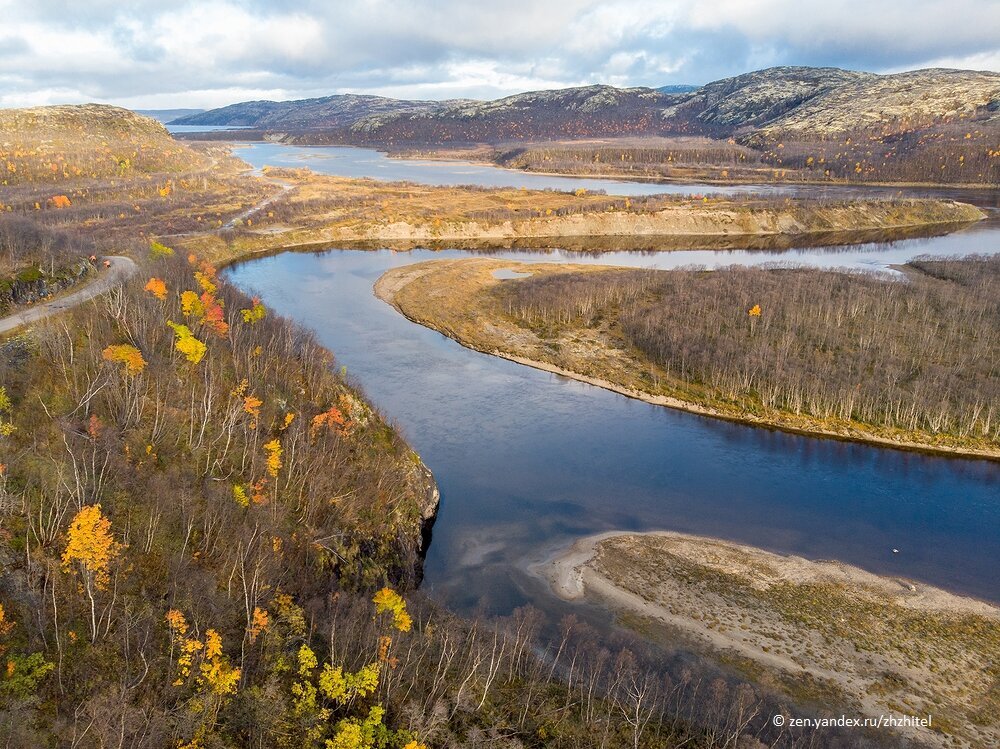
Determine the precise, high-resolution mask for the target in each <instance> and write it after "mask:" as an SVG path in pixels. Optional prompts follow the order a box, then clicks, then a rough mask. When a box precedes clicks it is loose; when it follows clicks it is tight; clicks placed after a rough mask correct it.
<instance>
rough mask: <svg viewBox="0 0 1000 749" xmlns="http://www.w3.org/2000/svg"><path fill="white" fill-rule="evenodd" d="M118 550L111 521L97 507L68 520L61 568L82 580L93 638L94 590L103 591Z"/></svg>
mask: <svg viewBox="0 0 1000 749" xmlns="http://www.w3.org/2000/svg"><path fill="white" fill-rule="evenodd" d="M119 551H121V544H119V543H118V542H117V541H115V539H114V536H112V535H111V521H110V520H108V519H107V518H106V517H104V515H103V513H102V512H101V506H100V505H99V504H96V505H86V506H84V507H83V508H81V509H80V511H79V512H78V513H77V514H76V516H75V517H74V518H73V520H72V522H70V525H69V530H67V531H66V550H65V551H64V552H63V555H62V568H63V570H65V571H66V572H70V571H73V572H75V573H76V574H79V575H80V577H81V578H82V579H83V589H84V591H85V592H86V594H87V598H88V599H89V600H90V637H91V641H92V642H93V641H95V640H96V639H97V631H98V623H97V601H96V591H101V590H106V589H107V587H108V583H109V582H110V580H111V563H112V562H113V561H114V560H115V558H116V557H117V556H118V553H119Z"/></svg>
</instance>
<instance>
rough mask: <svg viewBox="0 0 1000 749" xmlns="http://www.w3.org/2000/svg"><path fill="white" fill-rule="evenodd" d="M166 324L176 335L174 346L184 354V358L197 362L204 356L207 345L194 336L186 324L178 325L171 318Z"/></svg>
mask: <svg viewBox="0 0 1000 749" xmlns="http://www.w3.org/2000/svg"><path fill="white" fill-rule="evenodd" d="M167 325H169V326H170V327H171V328H172V329H173V331H174V335H176V336H177V340H176V341H175V342H174V348H176V349H177V350H178V351H180V352H181V353H182V354H184V358H186V359H187V360H188V361H189V362H191V363H192V364H197V363H198V362H200V361H201V360H202V359H204V358H205V353H206V352H207V351H208V347H207V346H206V345H205V344H204V343H202V342H201V341H199V340H198V339H197V338H195V336H194V333H192V332H191V329H190V328H189V327H188V326H187V325H180V324H178V323H175V322H173V321H171V320H168V321H167Z"/></svg>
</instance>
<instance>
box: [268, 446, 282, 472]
mask: <svg viewBox="0 0 1000 749" xmlns="http://www.w3.org/2000/svg"><path fill="white" fill-rule="evenodd" d="M264 452H266V453H267V472H268V474H269V475H270V476H271V478H275V477H277V475H278V471H280V470H281V465H282V463H281V453H282V449H281V442H280V441H278V440H277V439H273V440H271V441H270V442H268V443H266V444H265V445H264Z"/></svg>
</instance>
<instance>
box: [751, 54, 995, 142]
mask: <svg viewBox="0 0 1000 749" xmlns="http://www.w3.org/2000/svg"><path fill="white" fill-rule="evenodd" d="M963 120H969V121H974V122H976V123H977V124H981V125H990V126H992V127H997V126H998V125H1000V73H992V72H976V71H970V70H945V69H930V70H914V71H911V72H907V73H898V74H896V75H868V74H858V75H857V77H855V78H853V79H848V80H845V81H844V83H843V85H840V86H834V87H829V88H827V89H826V90H824V91H822V92H817V95H816V96H814V97H812V98H811V99H810V100H809V101H808V102H807V103H805V104H804V105H803V106H799V107H795V108H793V109H790V110H789V111H787V112H786V113H784V114H782V115H781V116H780V117H777V118H775V119H774V120H772V121H771V122H769V123H767V124H766V125H764V127H763V128H762V132H763V133H765V134H768V133H775V132H781V131H784V132H789V131H797V132H801V133H807V134H813V135H826V134H830V133H840V132H849V131H852V130H865V131H879V132H882V133H885V134H889V133H898V132H902V131H905V130H910V129H913V128H924V127H930V126H933V125H938V124H942V123H949V122H957V121H963Z"/></svg>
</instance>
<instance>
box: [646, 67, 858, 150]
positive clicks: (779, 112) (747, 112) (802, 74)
mask: <svg viewBox="0 0 1000 749" xmlns="http://www.w3.org/2000/svg"><path fill="white" fill-rule="evenodd" d="M877 77H878V76H876V75H874V74H873V73H857V72H853V71H849V70H840V69H839V68H809V67H777V68H768V69H766V70H757V71H754V72H752V73H744V74H743V75H738V76H736V77H734V78H724V79H722V80H721V81H715V82H714V83H709V84H707V85H705V86H702V87H701V88H700V89H697V90H696V91H694V92H692V93H691V95H690V96H688V97H687V98H685V99H684V100H683V101H681V102H679V103H678V104H677V105H676V106H674V107H673V108H672V109H671V110H669V111H667V112H665V113H664V114H665V115H666V117H667V118H668V119H671V120H675V121H679V122H690V123H691V124H692V125H695V126H696V127H695V129H700V130H702V131H706V132H712V133H719V134H727V135H728V134H730V133H732V132H733V131H735V130H738V129H741V128H748V127H756V126H760V125H763V124H767V123H770V122H772V121H774V120H775V119H778V118H780V117H782V116H784V115H786V114H787V113H788V112H792V111H797V110H799V109H801V108H803V107H807V106H808V102H810V101H811V100H812V99H814V98H815V97H817V96H821V95H822V94H824V93H827V92H829V91H835V90H838V89H840V88H842V87H843V86H846V85H849V84H860V85H864V83H865V82H867V81H871V80H872V79H874V78H877Z"/></svg>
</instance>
